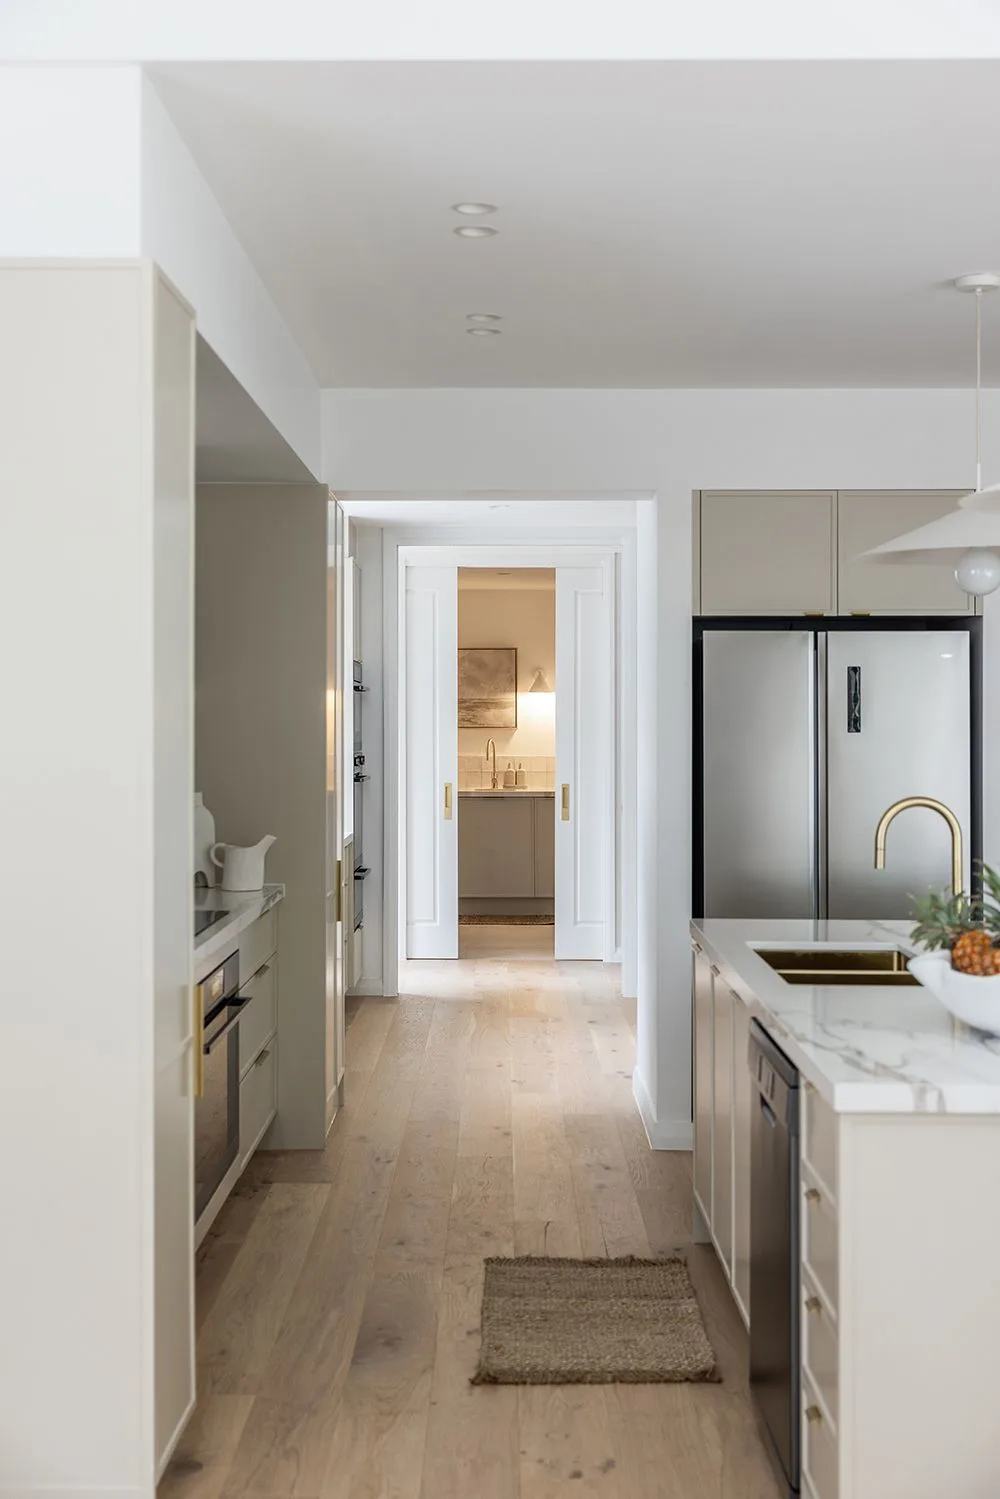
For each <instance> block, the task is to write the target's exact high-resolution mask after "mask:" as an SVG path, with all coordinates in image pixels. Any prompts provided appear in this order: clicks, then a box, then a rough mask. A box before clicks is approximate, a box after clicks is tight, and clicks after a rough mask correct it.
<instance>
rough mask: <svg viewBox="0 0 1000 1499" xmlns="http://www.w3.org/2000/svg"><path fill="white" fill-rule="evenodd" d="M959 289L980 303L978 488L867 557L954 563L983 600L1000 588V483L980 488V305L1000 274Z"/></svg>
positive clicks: (964, 584) (961, 579)
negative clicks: (952, 506)
mask: <svg viewBox="0 0 1000 1499" xmlns="http://www.w3.org/2000/svg"><path fill="white" fill-rule="evenodd" d="M955 286H956V289H957V290H958V291H962V292H971V293H972V294H973V295H974V296H975V299H976V487H975V489H974V490H972V491H971V492H970V493H969V494H967V495H963V496H962V498H961V499H960V500H959V502H958V508H957V509H956V510H953V511H952V512H951V513H950V514H949V515H942V516H941V517H940V518H939V519H938V520H933V521H931V522H930V523H929V524H928V525H926V526H918V527H917V529H916V530H915V531H907V532H906V533H905V534H904V535H903V536H896V537H894V538H893V540H892V541H884V542H883V543H882V545H881V546H877V547H873V548H872V550H871V551H870V552H866V553H865V556H866V557H875V558H877V559H878V560H879V561H881V562H952V563H954V564H955V581H956V582H957V583H958V585H959V587H960V588H961V589H963V591H964V592H965V593H973V594H978V595H980V596H982V595H983V594H987V593H993V592H994V590H995V589H997V588H1000V555H998V554H1000V483H996V484H990V485H987V487H986V488H985V489H984V488H983V486H982V437H983V392H982V303H983V293H984V292H989V291H996V289H997V288H998V287H1000V276H997V275H995V274H994V273H993V272H992V271H978V272H976V274H974V275H971V276H959V278H958V280H957V281H956V282H955Z"/></svg>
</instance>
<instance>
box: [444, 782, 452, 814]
mask: <svg viewBox="0 0 1000 1499" xmlns="http://www.w3.org/2000/svg"><path fill="white" fill-rule="evenodd" d="M451 815H452V807H451V782H450V781H445V783H444V820H445V822H451Z"/></svg>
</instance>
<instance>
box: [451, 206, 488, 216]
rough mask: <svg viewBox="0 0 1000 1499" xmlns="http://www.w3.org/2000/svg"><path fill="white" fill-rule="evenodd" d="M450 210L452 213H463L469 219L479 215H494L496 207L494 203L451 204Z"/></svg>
mask: <svg viewBox="0 0 1000 1499" xmlns="http://www.w3.org/2000/svg"><path fill="white" fill-rule="evenodd" d="M451 210H452V213H464V214H466V215H468V217H469V218H477V217H478V216H479V215H480V214H484V213H496V211H497V206H496V204H495V203H453V204H452V205H451Z"/></svg>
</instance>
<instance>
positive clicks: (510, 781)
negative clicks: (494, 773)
mask: <svg viewBox="0 0 1000 1499" xmlns="http://www.w3.org/2000/svg"><path fill="white" fill-rule="evenodd" d="M516 785H517V778H516V776H515V774H514V762H513V760H508V761H507V769H506V770H505V771H504V773H503V789H504V790H505V791H513V790H514V787H515V786H516Z"/></svg>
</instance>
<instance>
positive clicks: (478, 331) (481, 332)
mask: <svg viewBox="0 0 1000 1499" xmlns="http://www.w3.org/2000/svg"><path fill="white" fill-rule="evenodd" d="M465 331H466V333H471V334H472V336H473V338H490V337H492V335H493V334H494V333H495V334H497V335H498V336H499V335H500V334H501V333H502V332H503V329H502V328H466V330H465Z"/></svg>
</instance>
